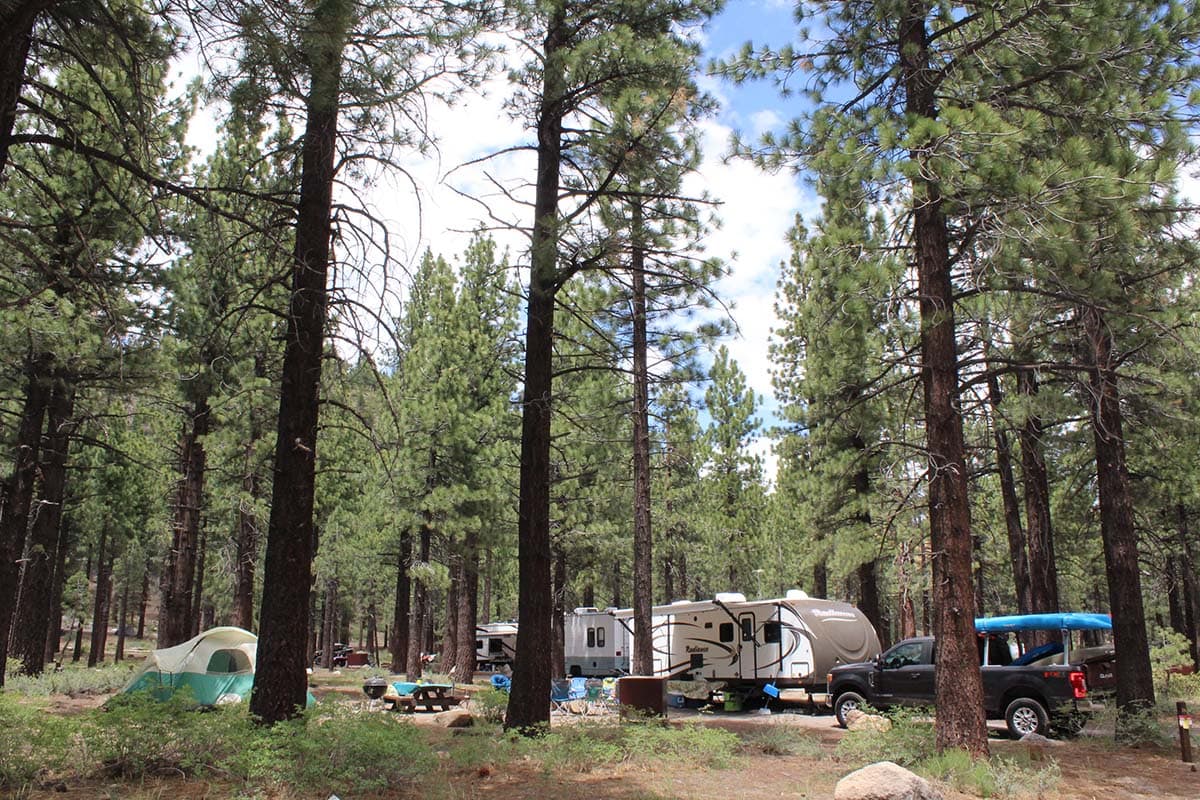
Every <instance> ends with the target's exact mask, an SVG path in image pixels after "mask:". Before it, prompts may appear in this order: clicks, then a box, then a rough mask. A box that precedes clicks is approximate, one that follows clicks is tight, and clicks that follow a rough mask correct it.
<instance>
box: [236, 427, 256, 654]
mask: <svg viewBox="0 0 1200 800" xmlns="http://www.w3.org/2000/svg"><path fill="white" fill-rule="evenodd" d="M253 453H254V441H253V440H252V441H250V442H247V443H246V447H245V458H244V464H245V466H244V467H243V469H244V472H243V474H242V492H243V493H244V494H245V497H243V498H242V500H241V502H240V503H239V504H238V514H237V544H236V549H237V555H236V558H237V563H236V564H235V566H234V570H235V576H234V578H235V583H234V590H233V624H234V625H237V626H238V627H239V628H245V629H246V630H248V631H252V630H254V573H255V567H256V566H257V564H258V524H259V520H258V514H257V513H256V512H255V505H256V503H257V501H258V497H259V492H260V491H261V486H260V482H259V479H258V472H257V471H256V470H255V469H254V466H253V463H252V459H253Z"/></svg>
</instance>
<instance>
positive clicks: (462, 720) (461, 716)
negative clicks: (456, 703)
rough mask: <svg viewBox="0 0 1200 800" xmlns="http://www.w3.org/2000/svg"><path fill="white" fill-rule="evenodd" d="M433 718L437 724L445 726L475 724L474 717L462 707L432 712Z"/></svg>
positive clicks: (459, 726) (458, 726) (456, 726)
mask: <svg viewBox="0 0 1200 800" xmlns="http://www.w3.org/2000/svg"><path fill="white" fill-rule="evenodd" d="M433 719H434V721H435V722H437V724H438V725H441V726H442V727H445V728H469V727H471V726H472V725H474V724H475V718H474V717H473V716H471V712H470V711H467V710H466V709H463V708H452V709H450V710H449V711H442V712H440V713H438V714H434V715H433Z"/></svg>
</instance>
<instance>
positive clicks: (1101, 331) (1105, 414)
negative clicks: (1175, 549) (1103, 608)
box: [1080, 306, 1154, 738]
mask: <svg viewBox="0 0 1200 800" xmlns="http://www.w3.org/2000/svg"><path fill="white" fill-rule="evenodd" d="M1080 315H1081V316H1082V322H1083V327H1084V332H1085V336H1086V342H1087V348H1088V352H1087V358H1088V360H1089V362H1090V363H1089V364H1088V384H1087V386H1086V387H1084V388H1085V394H1086V396H1087V399H1088V405H1089V407H1090V408H1089V410H1090V411H1091V417H1092V438H1093V440H1094V441H1095V447H1096V482H1097V485H1098V488H1099V496H1100V497H1099V500H1100V538H1101V539H1102V540H1103V543H1104V567H1105V573H1106V575H1107V577H1108V602H1109V608H1111V609H1112V621H1113V643H1114V644H1115V645H1116V650H1117V666H1116V682H1117V737H1118V738H1122V737H1123V735H1124V734H1123V728H1124V724H1123V723H1124V721H1125V720H1126V719H1127V718H1128V717H1130V716H1131V715H1136V714H1139V713H1142V712H1144V711H1145V710H1146V709H1148V708H1151V707H1152V706H1153V705H1154V676H1153V674H1152V673H1151V670H1150V644H1149V640H1148V638H1147V636H1146V615H1145V612H1144V609H1143V605H1142V576H1141V572H1140V571H1139V569H1138V547H1137V533H1136V531H1135V530H1134V520H1133V499H1132V497H1131V496H1130V492H1129V469H1128V467H1127V466H1126V463H1125V438H1124V434H1123V432H1122V420H1121V397H1120V392H1119V389H1118V386H1117V371H1116V355H1115V353H1114V352H1113V341H1112V335H1111V333H1110V332H1109V330H1108V326H1107V324H1106V322H1105V319H1104V314H1103V312H1102V311H1101V310H1100V309H1099V308H1096V307H1094V306H1091V307H1086V308H1081V309H1080Z"/></svg>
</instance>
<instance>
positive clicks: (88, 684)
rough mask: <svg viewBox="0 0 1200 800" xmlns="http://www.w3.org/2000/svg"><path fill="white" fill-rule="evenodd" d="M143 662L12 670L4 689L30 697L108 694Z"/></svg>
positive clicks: (118, 686) (129, 677) (120, 686)
mask: <svg viewBox="0 0 1200 800" xmlns="http://www.w3.org/2000/svg"><path fill="white" fill-rule="evenodd" d="M141 666H142V665H141V662H136V661H122V662H121V663H120V664H102V665H100V666H97V667H85V666H81V665H79V664H66V665H64V666H63V668H62V669H61V670H54V669H49V670H46V671H45V672H43V673H42V674H41V675H18V674H16V673H12V674H10V675H8V676H6V677H5V679H4V689H5V691H6V692H7V693H10V694H19V695H24V696H26V697H49V696H50V695H52V694H65V695H70V696H76V695H81V694H108V693H110V692H114V691H116V690H118V689H120V688H122V687H123V686H125V684H127V683H129V681H130V679H131V678H133V673H134V672H135V671H137V670H138V669H140V668H141Z"/></svg>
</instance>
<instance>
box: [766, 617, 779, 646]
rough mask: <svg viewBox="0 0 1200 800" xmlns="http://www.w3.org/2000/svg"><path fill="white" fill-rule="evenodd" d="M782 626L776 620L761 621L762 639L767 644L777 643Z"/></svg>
mask: <svg viewBox="0 0 1200 800" xmlns="http://www.w3.org/2000/svg"><path fill="white" fill-rule="evenodd" d="M782 628H783V626H782V625H780V624H779V623H778V622H764V623H763V641H764V642H766V643H767V644H779V641H780V639H782V638H783V637H782V636H781V632H782Z"/></svg>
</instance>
